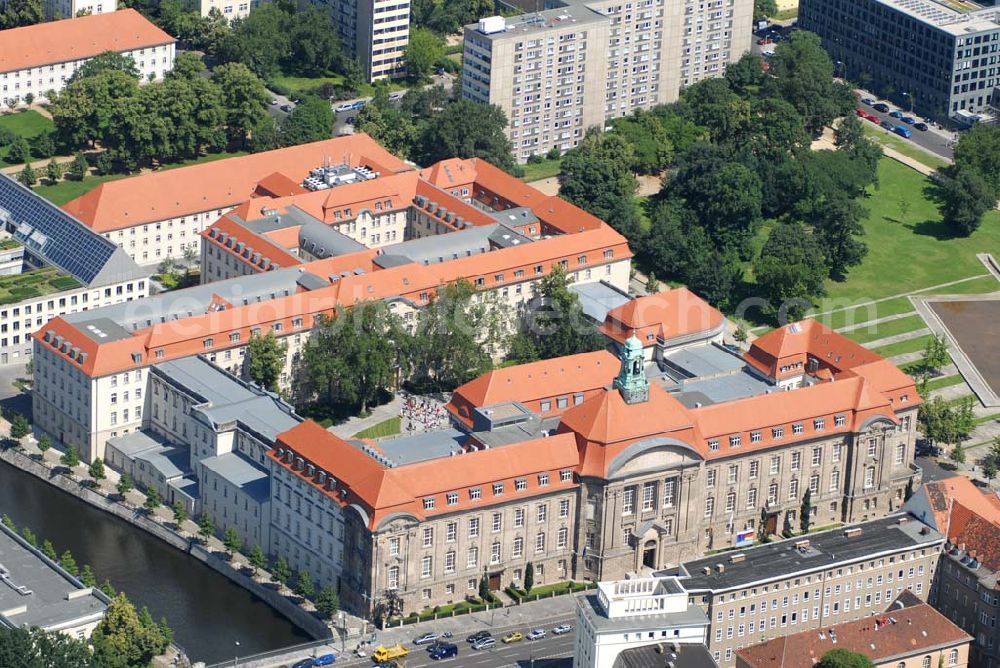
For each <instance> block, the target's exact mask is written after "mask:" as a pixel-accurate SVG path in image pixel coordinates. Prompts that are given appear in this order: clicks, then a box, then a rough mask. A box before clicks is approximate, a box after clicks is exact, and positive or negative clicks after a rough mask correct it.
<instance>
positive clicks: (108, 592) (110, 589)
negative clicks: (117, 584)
mask: <svg viewBox="0 0 1000 668" xmlns="http://www.w3.org/2000/svg"><path fill="white" fill-rule="evenodd" d="M98 589H100V590H101V591H102V592H104V595H105V596H107V597H108V598H114V597H115V596H117V595H118V592H117V591H115V588H114V586H112V584H111V582H110V581H109V580H108V579H107V578H105V580H104V582H102V583H101V586H100V587H98Z"/></svg>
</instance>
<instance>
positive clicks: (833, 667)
mask: <svg viewBox="0 0 1000 668" xmlns="http://www.w3.org/2000/svg"><path fill="white" fill-rule="evenodd" d="M818 668H875V664H873V663H872V662H871V659H869V658H868V657H867V656H865V655H864V654H861V653H859V652H852V651H851V650H849V649H832V650H830V651H829V652H827V653H826V654H824V655H823V658H822V659H820V661H819V664H818Z"/></svg>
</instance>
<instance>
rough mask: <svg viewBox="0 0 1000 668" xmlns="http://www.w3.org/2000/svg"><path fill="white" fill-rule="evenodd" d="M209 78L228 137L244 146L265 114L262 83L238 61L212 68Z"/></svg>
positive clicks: (263, 7)
mask: <svg viewBox="0 0 1000 668" xmlns="http://www.w3.org/2000/svg"><path fill="white" fill-rule="evenodd" d="M269 7H271V5H264V6H262V7H259V8H258V9H259V10H262V11H263V10H267V9H269ZM253 13H257V12H256V11H255V12H253ZM212 81H214V82H215V83H216V84H218V86H219V89H220V91H221V94H222V97H221V100H222V107H223V109H225V114H226V130H227V131H228V133H229V136H230V138H231V139H233V140H234V141H239V142H240V143H241V144H242V145H244V146H245V145H246V141H247V136H248V135H249V133H250V131H251V130H252V129H253V128H254V127H256V126H257V124H258V123H260V120H261V119H262V118H263V117H264V116H265V115H266V114H267V103H268V94H267V89H266V88H264V82H262V81H261V80H260V79H259V78H258V77H257V75H255V74H254V73H253V72H251V71H250V70H249V69H247V67H246V66H245V65H243V64H241V63H227V64H225V65H220V66H218V67H216V68H215V70H213V72H212Z"/></svg>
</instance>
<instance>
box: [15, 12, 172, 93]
mask: <svg viewBox="0 0 1000 668" xmlns="http://www.w3.org/2000/svg"><path fill="white" fill-rule="evenodd" d="M106 1H107V2H111V0H106ZM111 6H112V8H113V7H114V3H113V2H112V5H111ZM176 41H177V40H175V39H174V38H173V37H171V36H170V35H168V34H167V33H165V32H163V31H162V30H160V29H159V28H157V27H156V26H155V25H153V24H152V23H150V22H149V21H148V20H146V18H145V17H144V16H143V15H142V14H140V13H139V12H137V11H136V10H134V9H122V10H120V11H105V12H99V13H95V14H91V15H89V16H81V17H79V18H70V19H64V20H62V21H49V22H46V23H38V24H36V25H31V26H24V27H22V28H11V29H9V30H2V31H0V44H3V48H2V49H0V99H2V100H5V101H6V102H7V103H8V104H10V103H11V102H13V105H11V106H14V105H17V104H20V103H22V102H23V101H24V100H25V98H26V96H27V95H28V94H29V93H30V94H31V95H32V96H33V101H34V102H39V103H41V102H46V101H47V100H48V94H49V93H50V92H53V91H54V92H58V91H60V90H62V89H63V87H64V86H65V85H66V80H67V79H69V78H70V77H71V76H72V75H73V73H74V72H75V71H76V69H77V68H78V67H80V66H81V65H83V64H84V63H85V62H87V61H88V60H89V59H90V58H93V57H94V56H96V55H98V54H100V53H104V52H105V51H114V52H116V53H119V54H121V55H123V56H130V57H131V58H132V59H133V60H134V61H135V64H136V67H137V68H138V70H139V80H140V81H149V80H150V79H152V80H160V79H162V78H163V77H164V75H166V73H167V72H169V71H170V70H172V69H173V68H174V47H175V44H176Z"/></svg>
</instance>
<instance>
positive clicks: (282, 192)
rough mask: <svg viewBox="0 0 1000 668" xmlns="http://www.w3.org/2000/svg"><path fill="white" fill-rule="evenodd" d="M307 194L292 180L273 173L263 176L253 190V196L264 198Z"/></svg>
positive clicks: (279, 173) (278, 173) (283, 175)
mask: <svg viewBox="0 0 1000 668" xmlns="http://www.w3.org/2000/svg"><path fill="white" fill-rule="evenodd" d="M307 192H309V191H308V190H306V189H305V188H303V187H302V186H301V185H300V184H299V183H297V182H296V181H294V180H292V179H291V178H289V177H288V176H286V175H285V174H282V173H281V172H274V173H273V174H269V175H268V176H265V177H264V178H263V179H261V180H260V182H259V183H257V187H256V189H254V194H255V195H261V196H264V197H290V196H291V195H301V194H303V193H307Z"/></svg>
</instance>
